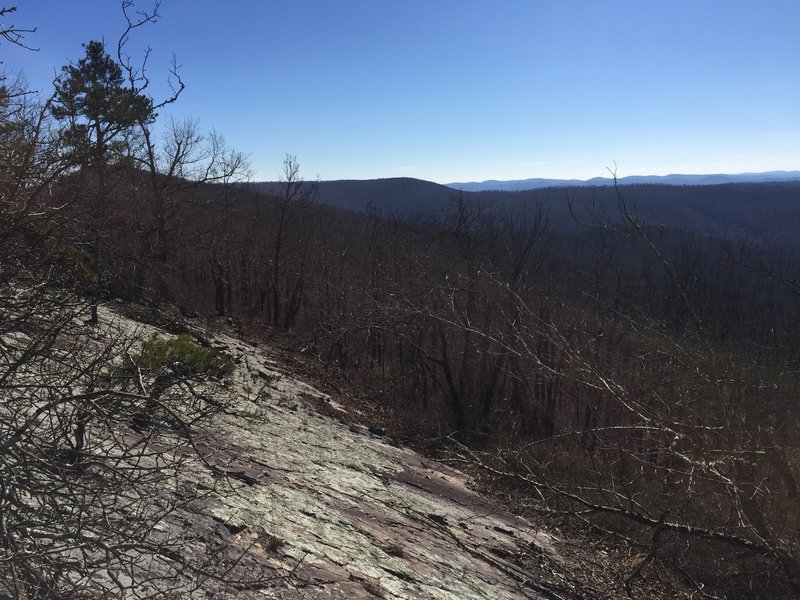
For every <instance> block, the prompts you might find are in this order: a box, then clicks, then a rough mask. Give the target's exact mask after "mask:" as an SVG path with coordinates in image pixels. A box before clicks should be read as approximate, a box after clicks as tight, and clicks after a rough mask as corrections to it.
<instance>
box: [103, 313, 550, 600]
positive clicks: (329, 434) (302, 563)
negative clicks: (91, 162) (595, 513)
mask: <svg viewBox="0 0 800 600" xmlns="http://www.w3.org/2000/svg"><path fill="white" fill-rule="evenodd" d="M109 315H110V316H109V317H108V318H114V319H122V317H119V316H116V315H113V313H109ZM204 335H206V336H207V337H208V339H209V340H211V341H212V343H213V344H214V345H215V346H218V347H220V348H222V349H224V350H225V351H226V352H228V353H229V354H230V355H231V356H232V357H233V359H234V361H235V362H236V364H237V371H236V374H235V375H234V378H233V381H232V382H231V383H230V384H229V385H228V388H227V390H226V391H227V396H228V397H227V398H225V399H224V402H225V403H226V406H227V408H226V409H225V411H223V412H222V413H221V414H220V415H218V416H217V417H216V418H215V419H216V420H215V422H214V423H213V426H212V427H210V428H209V429H208V431H206V432H205V433H203V434H202V435H201V434H198V435H197V440H196V448H197V450H198V452H199V454H200V455H201V456H202V457H203V461H200V460H199V459H195V461H194V463H193V465H194V466H193V468H192V469H190V470H189V471H188V472H187V475H186V480H185V481H183V482H181V483H180V484H176V489H175V490H173V491H172V492H171V493H176V494H177V493H181V489H189V490H190V491H191V494H190V495H191V496H192V498H194V499H193V500H192V501H190V502H187V504H186V507H185V513H184V514H182V515H176V518H175V523H174V527H176V528H183V532H184V533H183V534H184V535H187V534H186V531H187V528H188V529H190V530H193V531H196V532H200V531H204V532H205V533H204V534H202V535H200V534H199V533H196V537H195V538H193V539H195V543H194V545H193V546H191V545H190V546H189V547H188V548H190V549H187V552H197V553H198V560H200V559H201V558H202V557H201V556H200V555H201V554H203V553H206V554H208V553H212V554H213V553H229V554H231V556H238V557H239V558H238V559H236V569H234V572H236V573H242V572H244V573H248V572H256V571H258V572H261V573H269V574H272V575H273V576H274V580H272V581H268V582H267V583H265V584H263V585H259V586H257V589H249V590H247V589H239V590H235V589H233V590H228V591H227V592H226V595H225V597H241V598H245V597H246V598H251V597H252V598H257V597H262V598H263V597H268V598H270V597H271V598H342V599H345V598H346V599H358V598H376V597H377V598H399V599H416V598H441V599H452V600H464V599H468V598H487V599H492V600H495V599H502V598H548V597H549V598H553V597H558V596H557V595H556V594H550V593H548V590H547V588H546V587H545V586H543V585H540V584H537V582H535V581H531V580H529V578H528V574H527V573H526V568H525V565H529V564H531V561H535V562H536V564H539V565H542V564H552V565H556V564H558V563H559V562H560V559H559V557H558V555H557V553H556V551H555V549H554V547H553V540H552V539H551V537H550V536H549V535H547V534H546V533H544V532H542V531H539V530H537V529H536V527H534V526H533V525H532V524H531V523H529V522H528V521H526V520H524V519H522V518H519V517H516V516H514V515H511V514H508V513H507V512H505V511H503V510H501V509H500V508H499V507H498V506H495V505H493V504H492V503H491V502H489V501H487V500H486V499H484V498H482V497H481V496H479V495H478V494H476V493H475V492H473V491H472V490H470V489H469V488H468V487H467V483H468V480H467V477H466V476H465V475H464V474H462V473H460V472H458V471H456V470H454V469H452V468H449V467H447V466H445V465H442V464H440V463H437V462H435V461H431V460H428V459H425V458H423V457H421V456H420V455H418V454H417V453H415V452H413V451H411V450H408V449H404V448H397V447H393V446H391V445H389V444H387V443H385V441H384V440H383V439H382V438H379V437H376V436H371V435H368V434H364V433H360V432H358V431H352V430H351V429H349V428H348V427H347V426H346V425H343V424H342V423H340V422H338V421H337V420H335V419H333V418H331V417H328V416H323V415H321V414H319V413H318V412H316V411H315V410H314V409H313V402H306V401H305V400H307V399H316V400H318V399H324V395H323V394H321V393H320V392H318V391H317V390H315V389H314V388H312V387H310V386H308V385H307V384H305V383H302V382H300V381H297V380H295V379H293V378H292V377H291V376H289V375H288V374H286V373H282V372H281V371H280V368H279V365H277V364H275V363H274V362H273V361H272V360H271V359H270V358H269V356H268V355H267V354H266V353H265V352H264V351H263V350H262V349H259V348H255V347H253V346H250V345H248V344H245V343H243V342H241V341H239V340H236V339H234V338H233V337H229V336H224V335H215V334H212V333H210V332H204ZM220 400H223V399H220ZM198 540H199V541H198ZM237 553H238V554H237ZM208 597H214V595H213V594H209V595H208Z"/></svg>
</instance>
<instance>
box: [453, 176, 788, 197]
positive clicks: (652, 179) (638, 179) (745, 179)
mask: <svg viewBox="0 0 800 600" xmlns="http://www.w3.org/2000/svg"><path fill="white" fill-rule="evenodd" d="M773 181H800V171H766V172H763V173H736V174H725V173H715V174H707V175H686V174H679V173H676V174H672V175H631V176H629V177H620V178H619V179H618V180H617V183H619V184H620V185H636V184H649V183H656V184H661V185H717V184H721V183H766V182H773ZM613 183H614V180H613V179H612V178H611V177H594V178H593V179H586V180H583V179H542V178H533V179H515V180H509V181H498V180H496V179H489V180H487V181H480V182H477V181H470V182H463V183H448V184H445V185H447V187H450V188H453V189H456V190H463V191H465V192H484V191H512V192H515V191H523V190H536V189H541V188H548V187H587V186H604V185H613Z"/></svg>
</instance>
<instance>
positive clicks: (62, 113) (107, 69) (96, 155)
mask: <svg viewBox="0 0 800 600" xmlns="http://www.w3.org/2000/svg"><path fill="white" fill-rule="evenodd" d="M84 48H85V49H86V56H85V57H84V58H82V59H80V60H79V61H78V63H77V64H69V65H66V66H64V67H63V68H62V74H61V77H59V78H58V80H57V81H56V84H55V88H56V89H55V95H54V99H53V108H52V111H53V115H54V116H55V117H56V118H57V119H59V120H61V121H62V123H63V124H64V125H63V141H64V146H65V154H64V159H65V160H67V161H68V162H69V163H70V164H72V165H73V166H75V167H77V168H79V169H80V170H81V171H82V172H83V173H84V174H86V175H88V176H89V177H91V178H92V183H93V184H94V186H95V187H94V190H95V191H94V194H93V195H90V200H89V202H90V204H89V207H88V208H89V210H88V214H89V227H88V229H89V238H90V239H89V243H88V245H89V249H90V254H91V256H92V258H93V263H94V276H95V282H94V290H93V295H94V296H95V297H94V301H93V302H92V309H91V322H92V323H96V322H97V299H98V296H99V295H100V293H101V292H102V289H103V282H104V273H103V271H104V264H103V243H102V242H103V236H104V235H106V234H107V232H106V230H105V229H106V228H105V224H106V211H107V206H108V202H109V198H108V196H109V193H110V190H111V186H110V182H109V175H110V174H111V172H112V169H114V168H115V167H120V166H123V165H124V163H125V160H124V159H125V158H126V157H127V156H128V154H129V153H128V148H129V146H130V144H129V142H130V137H131V135H132V134H133V131H134V129H135V128H136V127H137V126H139V125H147V124H150V123H152V122H153V121H154V120H155V117H156V114H155V110H154V108H153V103H152V101H151V99H150V98H149V97H147V96H145V95H142V94H141V93H139V92H138V91H137V90H135V89H133V88H132V87H126V85H125V84H126V80H125V76H124V74H123V70H122V67H121V66H120V64H119V63H118V62H116V61H115V60H114V59H113V58H111V56H109V55H108V53H107V52H106V50H105V45H104V43H103V42H98V41H90V42H89V43H88V44H85V45H84Z"/></svg>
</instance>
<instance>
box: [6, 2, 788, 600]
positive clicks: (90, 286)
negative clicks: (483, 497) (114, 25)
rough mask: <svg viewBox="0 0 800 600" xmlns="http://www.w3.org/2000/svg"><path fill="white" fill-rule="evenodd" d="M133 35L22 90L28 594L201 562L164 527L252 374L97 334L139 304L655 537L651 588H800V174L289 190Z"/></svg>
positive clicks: (12, 152)
mask: <svg viewBox="0 0 800 600" xmlns="http://www.w3.org/2000/svg"><path fill="white" fill-rule="evenodd" d="M126 17H128V24H129V26H130V30H131V31H133V30H135V29H136V28H137V27H139V26H140V25H143V24H146V23H147V22H148V20H149V18H150V17H149V16H148V15H147V14H146V13H145V14H144V15H139V16H135V15H130V16H129V15H127V13H126ZM6 40H8V36H6ZM112 50H113V49H112V48H110V47H108V46H107V45H105V44H104V43H102V42H97V41H94V42H89V43H87V45H86V46H85V48H84V55H83V56H81V57H76V61H75V62H74V63H72V64H70V65H67V66H65V67H64V68H63V69H62V70H61V71H60V72H59V77H58V79H57V81H56V84H55V89H54V90H52V95H51V91H50V90H47V91H44V90H43V91H42V94H40V95H37V94H33V93H31V91H30V90H28V89H26V87H25V84H24V82H23V81H22V80H17V81H15V80H12V79H10V78H6V79H5V80H4V81H3V87H2V94H0V101H1V102H0V111H2V112H1V114H0V175H1V177H0V203H1V204H0V208H1V211H0V294H2V308H0V311H2V312H0V315H1V316H2V321H0V322H1V323H2V331H0V333H2V336H1V337H0V350H2V352H0V357H1V358H2V363H0V386H2V387H0V393H2V395H3V408H2V413H0V511H2V512H1V513H0V514H2V515H3V516H2V519H0V520H1V521H2V523H1V524H0V562H2V564H6V565H10V566H9V567H8V569H7V570H6V571H5V572H4V573H3V574H2V576H0V595H5V597H19V598H51V597H52V598H56V597H78V596H77V594H78V593H79V590H80V589H81V585H82V584H81V582H82V581H84V580H86V578H91V574H92V573H97V572H100V571H102V570H103V569H105V568H106V566H107V565H108V564H112V563H113V564H114V565H119V564H125V563H126V561H128V560H130V556H129V555H127V554H126V551H127V549H128V546H127V545H126V544H133V545H136V544H138V545H136V548H137V551H142V552H144V551H148V552H151V554H152V555H153V556H156V557H158V556H162V555H163V552H162V553H161V554H159V552H161V550H164V551H166V550H168V551H169V552H171V553H172V555H171V556H172V557H173V558H174V557H176V556H178V557H179V555H180V548H181V546H180V544H179V543H177V542H174V540H162V543H161V545H156V546H152V545H150V546H147V544H145V543H144V542H141V540H142V539H144V538H143V537H142V536H143V535H144V534H145V533H147V532H148V531H149V530H150V529H152V526H153V523H154V522H158V518H155V517H154V516H153V515H152V514H151V513H148V512H147V511H148V510H150V508H152V507H151V506H150V505H148V504H146V503H145V502H144V501H145V500H146V495H147V492H148V490H150V489H151V488H150V487H148V486H150V485H151V484H152V485H155V484H153V482H152V479H153V478H155V479H158V478H161V479H158V481H161V482H162V483H160V484H159V485H168V484H169V485H175V486H177V485H178V483H176V482H177V481H178V479H179V477H178V475H176V479H175V480H174V481H172V480H171V479H170V480H169V483H167V482H166V481H167V480H166V479H164V473H166V472H170V473H178V474H179V473H180V469H181V468H182V464H183V461H184V458H181V457H185V456H196V454H195V452H196V450H197V448H196V447H195V446H194V444H193V438H192V436H191V435H190V433H189V432H191V431H193V428H194V427H198V426H200V425H202V424H203V423H207V422H209V419H211V418H212V417H213V416H214V415H218V414H220V412H221V411H223V412H224V406H221V405H220V404H219V403H218V402H217V401H216V400H215V399H216V397H217V396H216V392H215V390H216V389H217V388H220V387H221V388H224V387H225V381H226V378H228V377H230V376H231V375H232V372H233V365H232V364H231V363H230V361H229V360H228V359H227V358H226V356H225V355H220V354H218V353H217V352H216V351H215V350H214V348H213V347H212V346H211V345H210V344H208V343H205V342H204V340H203V336H202V335H194V334H192V332H191V331H183V330H182V329H181V327H182V326H180V325H176V328H177V329H176V331H179V330H180V331H181V332H183V333H186V334H187V337H178V338H175V339H174V340H173V341H172V342H165V341H163V340H162V341H159V340H158V339H156V338H152V339H150V338H148V339H146V340H142V339H138V340H137V341H136V343H134V342H132V341H131V342H130V343H128V342H126V341H125V340H124V339H122V338H120V339H119V340H116V341H115V342H114V343H110V342H108V340H107V336H106V337H105V338H103V337H102V336H99V335H98V336H96V339H95V338H93V337H92V335H91V333H89V334H87V333H85V331H86V329H85V328H89V331H91V327H95V326H97V324H98V322H99V317H98V312H102V307H103V305H104V304H107V303H109V302H112V301H124V302H128V303H131V304H136V305H137V306H140V307H141V306H144V307H150V308H151V309H152V310H153V311H154V312H155V311H157V309H159V308H160V309H170V310H173V309H174V311H175V313H176V314H182V315H183V316H184V317H192V318H195V319H202V320H206V321H208V322H212V323H213V322H216V323H219V322H220V321H224V322H225V323H226V324H227V326H229V327H232V328H235V329H236V330H238V331H239V333H240V334H242V335H244V336H247V337H248V338H250V339H253V340H256V341H259V342H270V343H274V344H280V345H282V346H283V347H284V349H286V350H287V351H288V352H289V353H291V354H293V355H294V356H296V357H298V360H301V361H303V364H305V365H306V367H305V368H307V369H308V370H309V371H313V376H314V377H315V378H316V379H317V381H318V382H319V384H320V386H322V387H326V386H327V387H326V389H328V390H329V391H331V392H332V393H336V394H340V395H341V396H342V397H345V398H351V399H355V400H354V401H355V402H357V403H359V404H358V405H359V406H360V407H361V409H362V410H364V411H366V410H371V411H372V412H371V413H370V414H371V415H374V418H375V419H376V420H377V421H379V422H378V423H376V424H375V429H376V430H378V431H380V432H382V433H386V434H388V435H390V436H392V437H393V438H396V439H397V440H398V441H402V442H406V443H410V444H415V445H417V446H419V447H423V448H425V449H426V450H427V451H429V452H431V453H435V454H436V455H437V456H438V457H440V458H444V459H446V460H449V461H451V462H452V463H454V464H458V465H461V466H464V467H465V468H467V469H469V470H470V471H471V472H472V473H473V474H475V475H476V477H477V478H478V480H479V481H480V482H481V484H482V485H484V486H485V489H486V490H491V491H493V492H494V493H495V494H497V495H498V496H500V497H503V498H505V500H506V501H507V502H508V504H509V505H510V506H511V507H512V508H515V509H517V510H519V511H522V512H524V513H525V514H527V515H528V516H531V517H534V516H535V517H537V518H540V519H542V520H543V522H545V523H546V524H548V525H550V526H558V527H560V528H562V529H563V530H565V531H569V530H575V529H579V530H581V531H582V532H584V533H585V534H587V535H588V534H590V535H592V536H595V539H598V538H599V539H603V540H604V543H608V544H609V545H610V546H612V547H613V548H615V549H617V550H618V551H620V552H621V553H623V554H626V553H627V555H629V556H630V557H631V559H630V561H629V562H628V563H626V564H627V565H628V566H627V567H626V569H627V570H626V571H625V573H624V577H623V580H624V582H625V583H624V587H625V590H626V591H627V593H629V594H631V595H633V596H636V595H637V594H641V593H642V592H641V590H642V589H645V588H644V587H641V586H645V585H649V584H648V583H646V582H648V581H650V580H649V579H648V578H651V577H656V575H653V573H669V574H670V577H672V578H674V580H677V581H679V582H680V585H681V586H685V589H690V590H692V591H694V592H697V593H698V594H703V595H705V594H708V595H709V596H708V597H725V598H752V597H765V598H766V597H771V598H779V597H783V598H792V597H797V595H798V594H800V490H799V489H798V485H799V484H798V478H800V442H799V441H798V440H800V407H798V404H797V394H798V386H800V314H798V311H800V263H798V261H797V257H796V255H795V250H796V249H797V247H796V243H797V240H796V239H795V238H794V233H795V232H797V231H798V228H800V214H798V213H799V212H800V211H798V209H797V208H796V204H797V201H798V200H799V199H800V198H798V194H799V193H800V185H798V184H796V183H775V184H731V185H718V186H707V187H670V186H644V185H643V186H630V187H610V188H602V189H600V188H597V189H593V188H592V189H589V188H581V189H572V188H570V189H553V190H540V191H535V192H520V193H513V194H509V193H489V192H484V193H480V194H474V195H473V194H467V193H461V194H460V193H458V192H453V191H451V190H447V189H446V188H443V187H441V186H436V185H435V184H428V183H426V182H418V181H413V180H381V181H378V182H373V183H371V184H359V185H356V184H347V183H345V182H340V183H338V184H330V183H320V184H317V183H314V182H306V181H304V180H303V177H302V173H301V169H300V164H299V162H298V160H297V159H296V158H295V157H293V156H287V157H286V160H285V162H284V164H283V176H282V179H281V181H280V182H278V183H277V184H273V185H270V186H269V187H268V188H267V191H268V193H263V190H264V189H265V188H264V187H263V186H262V187H259V186H252V185H248V184H247V179H248V165H247V161H246V158H245V157H244V156H243V155H242V154H240V153H238V152H235V151H233V150H230V149H229V148H227V147H226V145H225V144H224V142H223V140H222V138H221V137H220V136H218V135H216V134H206V133H203V132H202V131H201V130H200V129H199V127H198V126H197V124H196V123H195V122H192V121H189V122H185V123H172V124H170V125H167V124H162V123H159V121H158V112H159V110H160V109H162V108H163V107H164V106H168V105H169V104H170V103H173V102H176V101H179V96H180V90H181V89H182V86H183V83H182V82H181V81H180V79H179V78H177V75H178V74H177V72H176V73H173V78H174V79H173V81H174V85H173V88H172V89H173V91H174V92H175V94H174V95H173V96H170V97H166V98H155V97H152V96H151V95H150V88H149V87H148V80H147V79H143V78H142V76H141V70H138V69H137V68H135V65H131V64H130V63H129V62H126V61H127V60H129V59H126V57H125V54H124V53H123V52H120V53H118V54H117V55H116V56H113V55H112V54H111V52H112ZM156 124H159V125H162V126H163V128H162V129H161V130H158V131H159V133H158V134H157V133H156V132H157V130H156ZM359 186H360V187H359ZM387 186H388V187H387ZM326 199H327V200H328V203H325V202H324V200H326ZM348 209H355V210H348ZM184 328H185V327H184ZM68 334H69V335H68ZM65 336H66V337H65ZM65 340H73V342H72V343H70V342H68V341H65ZM75 340H79V341H80V343H78V342H76V341H75ZM103 340H106V341H103ZM206 342H207V340H206ZM42 373H45V374H46V376H43V375H42ZM36 377H39V379H37V380H35V381H32V380H31V378H34V379H35V378H36ZM42 377H44V378H42ZM366 407H369V408H366ZM92 429H93V430H94V431H95V432H97V431H102V432H103V433H102V435H100V434H97V435H96V436H95V437H94V438H92V437H91V436H89V435H88V434H87V431H89V430H92ZM132 440H133V441H132ZM145 458H146V461H154V462H152V463H151V462H147V464H149V465H150V464H152V465H155V466H153V467H152V468H149V470H147V471H146V472H142V471H141V470H136V468H138V467H136V465H137V464H138V463H137V461H139V460H145ZM162 459H163V460H165V461H166V463H165V466H164V467H163V468H164V469H165V470H164V471H161V470H160V469H159V468H156V466H158V465H159V464H161V463H159V461H161V460H162ZM186 460H188V459H186ZM132 473H135V475H136V476H135V477H133V476H132V475H131V474H132ZM104 477H106V478H105V479H104ZM93 478H98V480H99V481H101V482H105V483H103V484H102V485H100V484H98V485H97V486H95V485H94V483H92V482H93V481H94V479H93ZM76 481H79V482H80V483H79V484H76V483H75V482H76ZM126 482H128V483H131V484H132V485H133V486H134V489H136V490H138V491H137V494H134V495H133V496H129V495H128V492H129V488H127V487H125V485H127V484H126ZM62 491H63V493H62ZM70 502H72V503H73V504H69V503H70ZM65 503H67V504H65ZM74 503H79V504H78V505H79V507H80V509H75V510H73V509H74V506H75V504H74ZM65 506H68V507H69V508H65ZM148 507H149V508H148ZM106 508H107V510H106ZM84 509H85V510H84ZM125 510H129V511H130V512H131V514H136V515H138V516H139V517H141V519H139V520H137V521H130V522H128V521H126V519H125V518H124V515H125V514H126V513H125ZM170 510H172V507H170V506H160V507H159V511H162V512H161V513H159V514H166V513H169V512H170ZM82 511H84V512H82ZM109 515H112V516H113V517H114V518H113V519H110V517H109ZM104 519H107V520H106V521H104ZM108 519H110V520H108ZM126 523H127V524H126ZM97 531H102V532H103V534H102V535H99V534H97V533H96V532H97ZM87 532H89V533H87ZM123 532H125V535H126V536H127V537H125V536H122V537H119V536H118V534H119V535H121V534H122V533H123ZM98 536H99V537H98ZM137 536H138V537H137ZM173 542H174V543H173ZM620 549H621V550H620ZM76 553H78V554H76ZM80 553H83V554H80ZM77 555H80V556H81V560H77V559H74V558H73V557H74V556H77ZM162 558H163V556H162ZM158 560H161V559H158ZM81 561H83V562H81ZM187 562H188V561H183V562H181V561H179V560H177V559H175V560H174V561H173V562H172V563H170V565H171V566H170V567H169V569H168V572H163V573H162V572H160V571H158V572H157V573H158V577H160V578H163V579H164V580H169V578H170V577H176V576H178V575H180V574H183V573H184V572H189V571H191V569H192V568H197V565H191V564H187ZM87 565H88V566H87ZM232 568H233V567H231V564H230V563H229V562H226V561H225V560H223V559H220V560H219V562H213V563H211V564H209V565H204V566H203V570H200V569H197V570H196V571H194V573H195V575H196V576H197V577H201V576H203V577H207V578H212V579H213V578H217V579H220V578H223V577H224V576H225V575H226V574H227V573H228V571H227V569H232ZM176 571H177V572H179V573H176ZM154 573H156V571H154ZM237 573H238V572H237ZM154 577H155V575H154ZM112 579H113V578H112ZM247 581H248V580H247V579H246V578H241V580H240V583H242V582H244V583H247ZM117 583H118V582H117ZM244 583H242V585H244ZM118 585H119V586H122V587H124V586H123V584H119V583H118ZM112 588H113V589H116V588H114V586H113V585H111V584H109V590H111V589H112ZM682 589H683V588H682ZM61 590H67V591H66V592H63V593H62V591H61ZM104 593H105V594H106V595H105V596H100V597H112V591H108V590H106V591H105V592H104ZM620 593H622V592H621V591H620ZM665 593H667V594H668V593H669V592H665ZM71 594H72V595H71ZM153 595H157V594H155V593H153ZM575 597H577V596H575ZM640 597H644V596H640Z"/></svg>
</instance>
